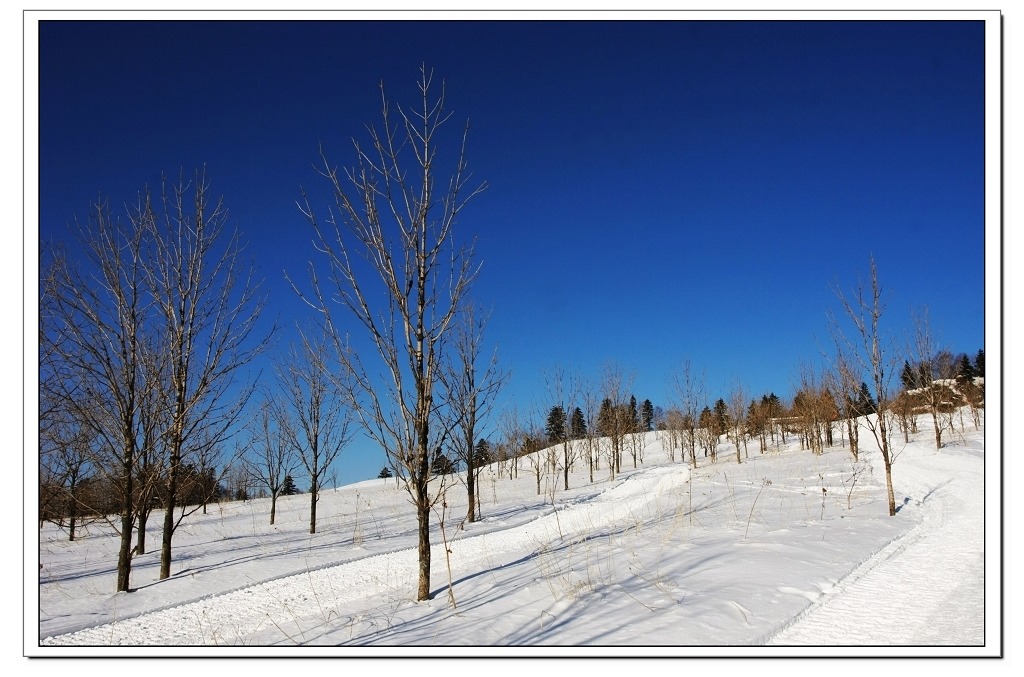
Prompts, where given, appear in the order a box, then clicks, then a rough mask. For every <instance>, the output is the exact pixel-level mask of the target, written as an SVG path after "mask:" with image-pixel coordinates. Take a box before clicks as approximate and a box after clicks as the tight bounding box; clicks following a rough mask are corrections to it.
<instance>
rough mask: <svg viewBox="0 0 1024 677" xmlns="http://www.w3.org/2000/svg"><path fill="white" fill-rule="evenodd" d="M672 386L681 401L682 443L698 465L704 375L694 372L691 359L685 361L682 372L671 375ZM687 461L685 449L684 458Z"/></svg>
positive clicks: (703, 401)
mask: <svg viewBox="0 0 1024 677" xmlns="http://www.w3.org/2000/svg"><path fill="white" fill-rule="evenodd" d="M671 378H672V380H671V388H672V391H673V393H674V395H675V398H676V401H677V402H678V403H679V410H680V413H681V414H682V416H681V417H680V423H681V424H682V427H681V430H682V433H683V439H682V443H683V446H684V447H685V448H686V449H689V451H690V464H691V466H692V467H694V468H696V467H697V421H698V418H699V417H700V410H701V408H702V407H703V406H704V405H705V404H706V399H705V394H704V392H705V391H704V377H703V376H701V377H700V378H697V377H696V376H695V375H694V373H693V367H692V365H691V364H690V361H689V360H686V361H685V362H683V366H682V370H681V372H678V373H676V374H673V376H672V377H671ZM683 460H684V461H685V460H686V459H685V449H684V458H683Z"/></svg>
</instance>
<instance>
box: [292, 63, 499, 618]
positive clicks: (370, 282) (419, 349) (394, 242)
mask: <svg viewBox="0 0 1024 677" xmlns="http://www.w3.org/2000/svg"><path fill="white" fill-rule="evenodd" d="M435 87H436V85H435V83H434V77H433V72H432V71H430V70H428V69H427V68H426V67H423V68H422V69H421V77H420V80H419V82H418V89H419V94H420V97H419V102H418V104H417V105H416V106H415V107H413V108H404V107H401V106H393V105H392V104H391V103H390V102H389V101H388V99H387V96H386V95H385V93H384V87H383V85H382V86H381V101H382V109H381V122H380V126H375V125H370V126H369V127H368V132H369V137H370V138H369V145H363V144H361V143H360V142H359V141H355V140H354V141H353V144H354V150H355V155H356V164H355V166H354V167H350V168H347V169H344V170H341V171H339V170H338V169H337V168H335V166H334V165H332V164H331V162H330V161H329V160H328V157H327V155H326V152H325V151H324V150H323V149H322V148H321V163H322V164H321V167H320V168H319V173H320V174H321V175H322V176H323V178H325V179H326V180H327V182H328V184H329V186H330V188H331V190H332V193H333V196H334V205H333V207H332V208H331V209H330V210H328V215H327V217H326V218H325V219H323V220H321V218H320V217H319V216H318V215H317V212H316V211H315V210H314V208H313V207H312V205H311V203H310V199H309V197H308V195H306V194H305V192H303V200H302V203H301V204H300V209H301V210H302V212H303V214H304V215H305V216H306V218H307V219H308V221H309V222H310V224H311V225H312V226H313V230H314V233H315V236H314V237H315V242H316V246H317V249H318V250H319V251H320V252H321V254H322V260H324V261H325V262H326V264H327V267H328V270H329V274H328V277H327V279H325V280H321V279H320V278H319V277H318V275H317V273H316V271H315V268H313V267H312V266H311V269H310V274H311V282H312V292H311V294H309V295H306V294H303V293H302V292H299V293H300V295H302V296H303V298H306V299H307V301H308V302H309V303H310V304H311V305H312V306H313V307H314V308H315V309H316V310H317V311H318V312H319V313H320V317H321V318H322V319H323V321H324V325H325V327H326V328H327V330H328V332H329V334H330V335H331V336H332V338H333V340H334V343H335V346H336V348H337V352H338V356H339V359H340V362H341V372H340V374H339V377H340V381H341V384H342V389H343V391H344V392H345V393H346V395H347V397H348V400H349V404H350V405H351V407H352V410H353V412H354V413H355V416H356V418H357V419H358V420H359V422H360V423H361V424H362V428H363V429H364V430H365V432H366V433H367V434H368V435H369V436H370V437H371V438H372V439H373V440H374V441H376V442H377V443H378V444H380V445H381V447H382V448H383V449H384V450H385V452H386V453H387V455H388V458H389V459H390V464H391V465H392V466H393V467H394V468H395V469H396V470H398V471H399V476H400V477H401V478H402V479H403V480H404V481H405V482H406V488H407V490H408V491H409V494H410V496H411V498H412V500H413V503H414V505H415V506H416V512H417V517H418V522H419V582H418V587H417V593H416V598H417V599H418V600H424V599H428V598H429V597H430V533H429V526H430V523H429V520H430V508H431V504H432V501H434V500H436V498H437V496H436V495H435V496H433V497H432V496H431V493H430V487H429V482H430V479H431V477H432V472H431V463H432V459H433V458H434V456H435V451H436V450H438V449H440V448H441V447H442V446H443V442H444V436H445V435H444V433H445V431H444V426H443V425H441V424H440V419H439V412H438V406H439V402H438V401H437V400H436V398H437V395H438V386H439V374H440V371H441V369H442V368H443V367H442V365H443V354H444V350H445V339H446V338H447V337H448V334H449V330H450V329H451V327H452V324H453V321H454V319H455V316H456V313H457V312H458V310H459V308H460V307H461V305H462V302H463V299H465V298H466V296H467V294H468V293H469V290H470V287H471V285H472V283H473V281H474V280H475V279H476V277H477V274H478V271H479V266H478V264H477V263H476V262H475V260H474V252H473V244H472V242H471V241H470V242H468V243H464V244H459V243H458V242H457V241H456V238H455V225H456V222H457V221H458V218H459V216H460V215H461V214H462V211H463V209H464V208H465V206H466V204H467V203H468V202H469V201H470V200H471V199H472V198H474V197H475V196H476V195H478V194H479V193H480V192H481V191H482V190H484V187H485V186H484V184H471V183H470V181H471V179H472V176H471V174H470V172H469V169H468V166H467V161H466V141H467V138H468V134H469V124H468V123H467V124H466V125H465V126H464V127H463V131H462V134H461V143H459V145H458V147H457V150H456V154H455V155H454V157H452V158H451V159H450V160H449V162H448V164H449V166H451V167H452V170H451V174H450V176H449V177H448V179H447V182H443V180H438V172H439V168H440V167H441V166H442V165H444V164H445V162H444V160H445V158H444V157H443V156H442V155H441V153H440V148H441V146H442V145H443V143H442V141H441V139H442V137H443V134H442V131H443V130H444V129H445V125H446V123H447V122H448V121H449V119H450V118H451V113H450V112H449V111H448V110H447V109H446V108H445V97H444V85H443V84H442V85H440V90H441V91H440V93H439V94H436V93H435V91H436V90H435ZM338 306H340V308H341V309H342V310H344V311H346V312H345V313H344V314H343V315H344V318H348V319H349V320H351V321H352V322H354V324H355V325H357V326H358V327H360V328H361V330H362V333H363V335H364V336H365V337H366V338H368V340H369V341H370V344H371V345H372V351H373V352H374V353H375V356H376V357H377V358H378V359H379V364H380V365H381V366H382V367H383V375H381V372H380V369H378V368H372V369H371V368H370V367H369V366H368V365H367V364H365V363H364V361H363V359H362V357H361V355H360V353H359V351H356V350H353V349H352V347H351V346H350V343H349V340H348V335H347V333H346V332H347V329H346V324H345V320H344V318H343V316H342V315H339V314H338V312H337V307H338ZM381 376H383V379H384V380H383V381H382V380H381Z"/></svg>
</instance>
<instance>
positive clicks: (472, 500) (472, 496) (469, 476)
mask: <svg viewBox="0 0 1024 677" xmlns="http://www.w3.org/2000/svg"><path fill="white" fill-rule="evenodd" d="M470 429H472V427H470ZM473 436H475V435H473ZM466 444H467V449H468V450H469V453H468V454H467V455H466V497H467V499H468V501H467V503H468V506H467V507H466V521H467V522H469V523H471V524H472V523H473V522H475V521H476V466H475V465H474V463H473V461H474V460H475V459H474V458H473V456H474V454H473V451H474V449H473V440H472V439H467V440H466Z"/></svg>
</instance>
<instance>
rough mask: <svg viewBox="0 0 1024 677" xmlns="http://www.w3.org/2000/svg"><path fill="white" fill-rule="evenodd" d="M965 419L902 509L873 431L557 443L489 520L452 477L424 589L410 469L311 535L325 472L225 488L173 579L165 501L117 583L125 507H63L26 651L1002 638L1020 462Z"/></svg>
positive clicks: (773, 650) (925, 463) (558, 647)
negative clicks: (111, 520)
mask: <svg viewBox="0 0 1024 677" xmlns="http://www.w3.org/2000/svg"><path fill="white" fill-rule="evenodd" d="M963 421H964V422H963V431H962V432H961V431H960V430H959V428H958V429H957V430H956V431H955V432H952V433H951V432H949V431H947V433H946V436H945V438H946V443H945V444H944V446H943V447H942V448H941V449H938V450H936V448H935V443H934V436H933V434H932V430H931V421H930V419H929V418H928V417H926V416H922V417H920V428H919V431H918V432H917V433H916V434H914V435H912V436H911V438H910V442H909V443H907V444H904V442H903V437H902V435H901V434H900V433H899V432H898V431H897V432H896V434H895V435H894V448H895V450H896V452H897V454H898V455H897V456H896V460H895V463H894V465H893V478H894V485H895V491H896V499H897V504H898V505H899V511H898V513H897V515H896V516H895V517H889V516H888V511H887V503H886V496H885V483H884V477H883V473H882V464H881V458H880V455H879V454H878V452H877V451H876V450H875V447H874V444H873V442H871V441H870V436H869V435H868V434H867V433H866V431H864V432H862V434H861V453H860V459H859V460H858V461H854V459H853V457H852V455H851V453H850V451H849V449H848V448H846V444H845V443H844V442H843V441H842V440H841V439H840V438H839V436H838V435H837V436H836V440H835V442H836V444H835V445H834V446H833V447H832V448H828V449H826V450H825V451H824V453H822V454H820V455H815V454H814V453H812V452H811V451H808V450H802V449H801V448H800V443H799V440H798V438H797V437H796V436H795V435H790V436H789V437H788V439H787V442H786V443H785V444H783V443H782V442H781V440H777V441H776V443H775V444H774V445H771V446H770V447H769V449H768V451H767V452H765V453H760V452H759V450H758V448H757V444H756V443H751V445H750V447H749V448H748V449H747V450H746V452H745V453H744V454H742V459H741V460H742V462H741V463H737V461H736V452H735V447H733V446H732V443H731V442H728V441H726V439H725V438H724V437H723V438H722V441H721V443H720V445H719V453H718V458H717V461H716V462H714V463H712V462H711V459H709V458H704V457H701V456H700V455H699V454H698V459H697V461H698V462H697V468H696V469H695V470H691V469H690V467H689V465H688V464H686V463H683V462H681V460H680V455H679V450H678V449H676V450H675V451H674V453H671V454H670V452H669V449H668V444H667V442H668V438H667V437H666V434H665V433H664V432H650V433H645V434H643V435H642V436H640V438H639V439H638V445H637V447H635V448H636V450H637V451H639V455H638V458H637V463H636V468H635V469H634V466H633V459H632V456H631V453H630V452H629V451H627V453H626V454H625V455H624V458H623V459H622V472H621V473H620V474H619V475H618V476H617V477H615V479H614V480H609V479H608V472H607V468H606V467H605V466H604V464H603V463H602V465H601V467H600V468H599V469H598V470H597V471H595V473H594V480H593V482H592V483H591V481H590V478H589V474H588V470H587V467H586V464H585V463H577V464H576V467H575V468H574V470H573V472H572V473H571V474H570V489H569V490H568V491H566V490H564V489H563V486H562V477H561V474H560V473H558V474H551V473H548V472H546V470H545V463H544V455H543V452H541V458H540V459H539V460H538V459H537V458H536V457H524V458H521V459H520V460H519V469H518V473H515V472H512V471H510V469H509V466H507V465H506V466H504V467H501V468H499V466H498V465H497V464H495V465H492V466H488V467H487V468H485V469H484V470H483V471H482V473H481V475H480V485H479V491H480V494H481V499H482V500H481V509H482V512H481V519H480V521H478V522H476V523H473V524H463V523H462V519H463V517H464V516H465V512H466V505H465V500H466V498H465V490H464V488H463V486H462V485H461V484H459V483H458V476H453V477H449V478H448V481H449V482H450V483H451V486H450V488H449V489H448V493H447V498H446V501H445V504H444V506H443V507H442V506H439V507H438V510H437V511H436V514H435V517H436V519H435V520H433V527H432V528H433V530H432V533H431V542H432V544H433V548H434V550H433V555H432V565H433V569H432V574H431V583H432V587H433V589H434V591H435V593H434V595H433V598H432V599H431V600H429V601H427V602H420V603H417V602H414V601H413V600H414V599H415V597H414V591H415V584H416V547H415V546H416V522H415V517H414V514H413V511H412V508H411V505H410V503H409V499H408V495H407V494H406V492H405V490H404V488H401V487H399V486H398V485H397V484H396V482H395V480H394V479H387V480H384V479H378V480H372V481H367V482H362V483H358V484H353V485H348V486H342V487H339V488H338V489H336V490H333V491H329V492H326V493H325V494H323V496H322V498H321V501H320V503H319V507H318V515H319V518H318V528H317V533H316V534H313V535H311V534H309V533H308V531H309V521H308V510H309V497H308V495H302V494H300V495H295V496H290V497H286V498H282V499H280V500H279V503H278V508H277V518H276V524H275V525H273V526H271V525H270V524H269V519H268V518H269V499H257V500H250V501H245V502H224V503H221V504H211V505H210V506H209V507H208V510H207V512H206V513H205V514H203V513H202V512H201V511H199V512H196V513H195V514H193V515H192V516H191V517H190V518H188V521H187V524H185V525H183V526H182V527H181V529H180V530H179V534H180V535H177V536H176V543H175V551H174V552H175V555H174V564H173V570H172V576H171V577H170V578H169V579H166V580H163V581H159V580H158V568H159V524H160V522H161V520H160V519H158V518H157V517H155V516H154V518H153V519H151V520H150V524H151V525H153V526H152V527H151V529H152V530H153V531H152V533H151V534H150V535H149V538H150V542H151V543H153V544H154V545H153V547H152V548H150V550H151V552H149V553H147V554H145V555H142V556H138V557H136V559H135V560H134V562H133V570H132V587H133V591H132V592H130V593H125V592H121V593H115V592H114V589H115V570H116V554H117V539H116V536H115V535H114V534H113V532H112V531H111V530H110V528H109V527H106V526H102V525H99V524H93V525H91V526H89V527H88V528H87V530H86V532H85V533H84V534H83V535H82V536H80V537H79V538H78V539H77V540H76V541H74V542H69V541H68V540H67V536H66V534H65V533H63V532H62V531H60V530H59V529H57V528H56V527H55V526H53V525H52V524H47V525H46V526H44V527H43V528H42V529H41V530H40V531H39V534H38V535H39V564H40V567H39V586H38V628H37V630H38V642H36V640H35V638H34V637H32V633H33V632H34V629H33V627H32V625H30V624H28V622H27V624H26V640H25V644H26V653H27V654H28V655H38V656H50V657H55V656H139V655H142V656H146V655H171V656H174V655H188V656H225V655H226V656H256V655H268V656H286V655H294V653H295V652H296V651H299V655H306V656H309V655H345V656H375V655H387V656H402V655H439V656H445V655H453V654H454V655H472V656H493V655H513V656H523V655H547V656H558V655H568V656H573V655H576V656H600V655H651V656H718V655H727V656H735V655H739V656H747V655H749V656H776V657H782V656H819V655H835V654H838V655H851V656H998V655H1000V653H1001V651H1002V648H1001V643H1002V636H1001V627H1000V619H1001V616H1000V614H1001V605H1002V600H1001V596H1000V595H1001V593H1000V577H1001V571H1000V557H999V556H998V555H997V554H994V553H993V552H992V550H991V548H992V545H993V544H995V547H996V548H998V544H999V538H998V534H999V528H1000V522H1001V515H1000V514H999V511H998V503H996V504H995V506H996V508H995V509H993V503H992V501H993V499H995V498H997V492H998V479H997V477H998V475H997V473H998V470H999V468H998V466H999V464H998V462H995V463H993V459H991V458H990V459H988V460H986V455H985V426H984V423H982V425H981V426H980V427H977V428H976V427H975V426H974V425H972V423H971V422H970V420H969V419H968V417H967V415H966V414H965V415H964V419H963ZM957 425H958V426H959V425H960V423H959V419H958V423H957ZM641 458H642V462H641ZM535 463H539V464H540V467H541V469H542V472H541V480H540V493H539V494H538V493H537V484H538V481H537V474H536V473H535V468H536V467H537V466H535V465H534V464H535ZM499 472H500V473H501V474H500V475H499ZM510 474H512V475H513V478H512V479H510V477H509V475H510ZM986 478H988V482H986ZM993 492H996V493H993ZM442 520H443V528H442ZM31 537H32V534H31V533H30V534H29V538H31ZM446 543H447V549H448V550H449V551H450V552H449V553H447V554H448V557H446V553H445V547H446V546H445V544H446ZM31 554H32V553H31V552H29V555H31ZM26 590H27V591H29V590H30V589H29V588H26ZM35 601H36V600H34V599H32V597H31V596H30V595H29V594H28V592H27V594H26V607H27V608H26V616H27V617H31V616H32V613H33V612H34V611H35V609H33V608H32V606H33V604H34V603H35ZM33 645H36V646H33ZM298 647H301V649H298ZM311 647H321V648H320V649H311ZM323 647H331V648H330V649H324V648H323Z"/></svg>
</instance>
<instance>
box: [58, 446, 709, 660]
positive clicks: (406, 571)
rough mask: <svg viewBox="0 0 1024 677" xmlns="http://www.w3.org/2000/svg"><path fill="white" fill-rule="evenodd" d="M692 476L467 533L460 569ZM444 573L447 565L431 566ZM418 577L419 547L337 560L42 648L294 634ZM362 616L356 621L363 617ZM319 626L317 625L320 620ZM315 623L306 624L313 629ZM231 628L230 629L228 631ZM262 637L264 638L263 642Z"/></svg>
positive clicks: (608, 520) (635, 507) (454, 544)
mask: <svg viewBox="0 0 1024 677" xmlns="http://www.w3.org/2000/svg"><path fill="white" fill-rule="evenodd" d="M680 473H683V474H688V473H689V469H688V468H686V467H682V466H674V467H673V466H670V467H664V468H655V469H652V470H651V471H648V472H646V473H643V474H637V475H629V476H627V477H626V478H625V479H624V480H623V481H622V482H619V483H617V484H615V485H614V486H612V487H609V488H608V489H607V490H605V491H604V492H602V494H601V495H600V496H599V497H598V499H597V500H593V501H588V502H586V503H578V504H574V503H569V504H567V505H564V506H559V508H558V509H557V510H553V511H552V512H550V513H548V514H547V515H544V516H542V517H539V518H537V519H535V520H533V521H532V522H528V523H527V524H524V525H521V526H518V527H515V528H511V529H505V530H501V531H497V532H491V533H486V534H481V535H479V536H467V537H464V538H459V539H455V540H453V541H450V542H449V546H450V547H451V548H452V550H453V551H454V552H457V553H458V556H457V557H458V562H457V565H458V568H459V569H460V570H462V569H471V568H473V567H474V566H476V568H477V569H479V568H480V566H479V565H481V564H483V565H486V566H490V567H493V566H494V564H493V561H494V560H495V559H496V558H500V556H501V555H502V554H503V553H505V552H521V551H522V549H523V548H524V547H525V546H532V547H534V548H538V549H540V548H544V547H546V546H547V545H548V544H549V543H552V542H554V541H556V540H559V539H560V538H562V537H564V538H566V539H568V538H571V537H572V536H573V535H574V534H576V535H578V536H577V537H586V536H587V535H590V534H593V533H594V532H595V531H597V530H598V529H607V528H611V527H614V526H615V525H616V524H633V523H635V522H636V521H637V520H643V519H645V518H648V517H650V515H646V514H645V512H646V511H647V506H648V503H649V501H650V500H651V499H652V497H654V498H656V497H657V496H658V495H660V494H661V493H662V491H665V490H669V489H671V488H672V487H673V486H677V485H678V483H679V481H680V480H679V478H678V475H679V474H680ZM443 562H444V545H443V544H436V543H435V544H434V545H433V546H432V549H431V564H432V566H437V565H439V564H443ZM435 573H436V574H438V575H440V573H441V571H440V570H432V578H433V576H434V574H435ZM415 576H416V549H415V548H409V549H405V550H399V551H396V552H391V553H386V554H383V555H374V556H371V557H366V558H363V559H360V560H357V561H354V562H348V563H346V564H341V565H338V566H331V567H326V568H322V569H317V570H312V571H307V572H304V573H301V574H295V575H292V576H286V577H283V578H279V579H276V580H272V581H267V582H264V583H259V584H256V585H252V586H249V587H246V588H242V589H239V590H235V591H233V592H228V593H225V594H222V595H216V596H213V597H209V598H206V599H202V600H199V601H195V602H190V603H187V604H182V605H179V606H174V607H170V608H167V609H163V610H160V611H154V612H150V613H145V614H141V615H139V616H135V617H132V618H126V619H122V620H119V621H115V622H113V623H108V624H105V625H99V626H95V627H92V628H86V629H84V630H80V631H77V632H73V633H67V634H64V635H55V636H52V637H46V638H43V639H42V640H41V641H40V644H41V645H43V646H58V645H77V646H115V645H121V646H124V645H133V646H135V645H147V646H172V645H174V646H181V645H191V646H199V645H221V646H230V645H244V644H248V643H252V639H251V638H252V636H253V635H255V634H257V633H261V632H273V631H274V630H277V632H278V634H280V635H281V636H283V637H284V638H286V639H290V638H291V637H290V635H289V634H288V632H287V630H286V628H288V629H294V628H296V622H297V621H299V620H302V619H321V621H320V622H321V623H326V622H328V621H331V620H333V621H334V622H337V621H338V620H340V619H341V618H342V616H341V615H340V614H339V612H338V611H337V610H338V609H339V608H344V607H345V605H346V603H348V602H352V601H354V600H358V599H362V598H365V596H366V590H368V589H370V590H376V589H381V590H385V589H386V590H395V591H398V590H400V589H405V590H407V589H409V588H410V587H411V586H412V585H413V583H414V581H415ZM356 620H357V619H356ZM314 624H315V623H314ZM309 625H310V624H309V623H303V627H308V626H309ZM228 628H230V630H227V629H228ZM260 643H262V642H260Z"/></svg>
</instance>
